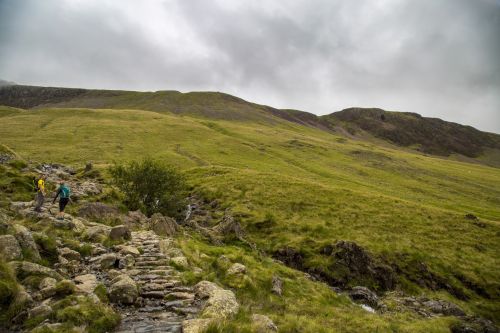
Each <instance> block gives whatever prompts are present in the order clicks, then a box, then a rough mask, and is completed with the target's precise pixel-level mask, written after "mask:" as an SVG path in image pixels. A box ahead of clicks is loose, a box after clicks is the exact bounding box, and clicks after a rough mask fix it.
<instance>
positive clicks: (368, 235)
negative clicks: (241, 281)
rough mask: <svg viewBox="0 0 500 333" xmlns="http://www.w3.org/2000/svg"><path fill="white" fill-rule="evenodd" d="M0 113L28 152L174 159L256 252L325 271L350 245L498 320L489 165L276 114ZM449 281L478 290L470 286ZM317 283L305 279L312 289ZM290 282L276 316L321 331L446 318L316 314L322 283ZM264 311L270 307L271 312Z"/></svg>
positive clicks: (4, 128) (77, 159) (53, 157)
mask: <svg viewBox="0 0 500 333" xmlns="http://www.w3.org/2000/svg"><path fill="white" fill-rule="evenodd" d="M0 117H1V121H0V138H1V139H0V143H2V144H5V145H6V146H8V147H9V148H11V149H12V150H14V151H15V152H17V153H18V154H19V155H20V156H21V157H22V158H24V159H26V160H36V161H40V162H60V163H65V164H70V165H73V166H76V167H82V166H83V165H84V164H85V163H87V162H92V163H93V164H94V165H95V166H97V167H98V168H102V167H105V166H108V165H111V163H112V162H113V161H117V162H125V161H130V160H136V159H137V160H139V159H142V158H143V157H144V156H152V157H155V158H159V159H162V160H164V161H166V162H168V163H171V164H174V165H176V166H178V167H179V168H181V170H183V171H184V172H185V174H186V177H187V179H188V181H189V183H190V184H191V185H192V186H193V187H194V188H195V190H196V191H198V192H199V193H202V194H203V195H204V196H205V197H207V198H213V199H219V200H220V201H221V202H222V204H223V206H227V207H231V209H232V210H233V212H234V214H235V215H236V216H237V218H238V219H239V220H240V221H241V223H242V224H243V226H244V227H245V230H247V232H248V237H249V238H250V240H251V241H253V242H255V243H256V244H257V245H258V247H259V248H260V249H262V250H264V251H266V252H268V253H272V252H273V251H274V250H276V249H278V248H281V247H283V246H285V245H288V246H293V247H295V248H296V249H298V250H300V251H302V252H303V253H304V255H305V258H306V263H307V265H308V266H309V267H314V266H315V265H317V266H323V265H324V264H325V263H326V264H327V263H328V260H329V259H328V258H324V257H323V256H322V255H321V254H320V253H319V249H321V248H322V247H323V246H324V245H326V244H332V243H335V242H336V241H338V240H350V241H354V242H356V243H358V244H359V245H361V246H363V247H364V248H366V249H367V250H369V251H370V252H372V253H373V254H375V255H377V256H382V257H384V258H386V259H387V260H389V261H391V262H397V263H400V264H402V265H403V266H405V265H406V266H408V267H411V265H412V263H416V262H424V263H425V264H426V265H428V267H429V269H430V270H431V271H432V272H434V273H435V274H437V275H439V276H443V277H445V278H446V279H447V280H448V282H450V283H451V284H453V285H456V286H457V288H462V289H464V290H465V293H466V296H468V297H469V299H468V300H467V301H465V302H461V301H460V300H458V299H456V298H453V297H452V296H450V295H449V294H447V293H444V295H445V296H443V297H450V299H452V300H453V301H454V302H457V303H460V305H462V306H463V307H464V308H465V309H466V310H467V311H472V312H475V313H478V314H480V315H483V316H486V317H488V318H491V319H495V320H498V317H496V316H495V314H497V313H498V312H499V311H500V302H499V298H500V295H499V293H500V292H499V290H500V282H499V281H500V268H499V267H500V265H498V258H499V257H500V245H499V244H500V243H499V236H500V222H499V221H500V169H497V168H492V167H487V166H483V165H479V164H472V163H462V162H458V161H453V160H450V159H443V158H435V157H429V156H423V155H419V154H413V153H411V152H407V151H403V150H397V149H392V148H390V147H383V146H379V145H375V144H374V143H370V142H366V141H352V140H349V139H345V138H343V137H338V136H335V135H332V134H329V133H326V132H322V131H319V130H316V129H312V128H307V127H303V126H299V125H294V124H291V123H287V122H285V121H282V120H280V119H278V118H275V119H273V121H272V122H271V121H270V122H261V121H259V120H254V121H252V120H248V119H246V121H244V122H243V121H225V120H210V121H208V120H207V119H202V118H195V117H189V116H176V115H173V114H169V113H155V112H147V111H136V110H94V109H42V110H32V111H16V112H13V111H11V110H8V112H4V113H0ZM0 181H1V179H0ZM466 213H472V214H475V215H476V216H478V217H479V218H480V220H481V222H482V223H483V224H484V227H481V226H478V224H477V223H474V222H473V221H471V220H468V219H465V218H464V215H465V214H466ZM259 265H260V264H259ZM256 266H257V264H256ZM276 269H277V268H276ZM273 270H274V268H273ZM406 273H407V274H409V275H411V274H413V273H412V272H411V270H409V269H408V270H407V272H406ZM458 277H465V280H466V281H469V282H472V283H473V284H474V285H476V286H479V287H481V288H482V289H484V290H486V292H487V293H488V294H489V295H490V297H489V298H485V297H482V296H481V295H478V294H477V293H476V292H474V291H472V290H470V289H468V287H467V286H466V285H465V284H464V283H463V282H461V281H459V279H458ZM186 278H189V279H190V280H195V279H196V277H193V276H187V275H186ZM410 278H411V276H410ZM307 283H308V282H307ZM318 285H319V286H320V284H313V283H311V287H310V288H324V287H319V286H318ZM401 287H402V288H403V289H405V290H406V291H407V292H413V293H421V292H423V293H427V294H428V295H434V294H433V293H434V292H431V291H429V290H426V289H422V288H419V287H418V286H416V285H415V284H414V283H412V282H408V281H401ZM296 289H297V294H296V295H295V298H294V300H293V302H292V305H290V307H293V309H294V310H293V311H295V312H293V311H292V313H295V314H294V315H292V314H288V312H286V313H282V314H281V315H280V316H282V317H280V318H282V319H280V323H281V325H282V326H284V327H286V328H287V329H289V331H290V332H293V331H294V330H296V331H297V330H298V329H299V328H300V329H302V330H305V331H313V328H314V329H320V330H319V331H318V332H320V331H321V329H324V328H321V327H323V326H322V323H323V320H334V322H333V323H331V325H334V326H332V327H336V328H338V329H339V330H341V331H346V332H348V331H355V328H356V327H362V328H365V329H366V330H365V331H370V329H372V328H373V327H377V326H370V327H366V326H359V325H364V324H363V323H365V322H370V323H372V324H373V323H375V324H374V325H379V326H380V331H381V332H383V331H389V330H393V331H408V332H409V331H412V330H413V331H425V330H426V329H427V330H428V331H433V330H434V327H437V328H436V329H435V330H434V331H436V332H439V331H445V330H444V327H445V326H446V325H448V324H450V319H447V318H444V319H439V318H438V319H433V320H426V321H422V320H417V319H412V318H410V317H409V315H406V314H402V315H399V316H396V318H393V317H387V316H385V315H384V316H373V315H369V314H365V313H363V311H362V310H358V309H357V308H352V307H351V306H349V305H347V304H342V303H339V305H338V306H337V308H335V311H334V312H326V313H322V312H321V311H320V312H318V309H319V308H323V307H327V308H328V306H330V303H328V302H331V300H329V298H328V300H325V299H324V298H321V297H322V296H319V295H322V293H323V292H324V291H325V290H326V289H320V290H321V292H319V291H317V294H318V296H317V297H313V298H310V299H309V296H308V295H306V294H303V293H302V291H301V289H300V288H298V287H296ZM436 292H438V293H443V291H436ZM242 297H244V298H246V297H248V298H251V295H242ZM332 297H333V296H332ZM290 300H291V298H290ZM335 302H337V301H335ZM266 303H267V300H266V299H259V300H257V301H256V304H266ZM309 310H311V311H310V312H311V313H308V311H309ZM273 311H275V310H273V309H269V310H268V313H270V314H273V313H279V310H276V311H275V312H273ZM329 311H330V310H329ZM330 316H331V317H333V318H334V319H331V318H330ZM366 316H370V317H369V320H367V318H368V317H366ZM323 317H324V318H327V319H321V318H323ZM277 318H278V317H277V316H275V317H273V319H277ZM277 320H278V319H277ZM281 320H283V321H282V322H281ZM294 325H295V326H296V327H299V328H295V326H294ZM370 325H371V324H370ZM412 325H414V326H412ZM415 325H416V326H415ZM417 326H418V328H417Z"/></svg>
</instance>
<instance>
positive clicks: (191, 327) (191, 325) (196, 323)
mask: <svg viewBox="0 0 500 333" xmlns="http://www.w3.org/2000/svg"><path fill="white" fill-rule="evenodd" d="M212 321H213V320H212V319H188V320H184V321H183V322H182V333H202V332H204V331H205V330H206V329H207V328H208V326H209V325H210V323H211V322H212Z"/></svg>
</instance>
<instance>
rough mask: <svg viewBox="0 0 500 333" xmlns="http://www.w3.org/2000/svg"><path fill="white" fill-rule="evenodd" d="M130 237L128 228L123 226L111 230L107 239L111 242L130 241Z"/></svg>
mask: <svg viewBox="0 0 500 333" xmlns="http://www.w3.org/2000/svg"><path fill="white" fill-rule="evenodd" d="M131 237H132V235H131V233H130V230H129V228H128V227H126V226H124V225H117V226H114V227H112V228H111V231H110V232H109V238H110V239H111V240H119V239H126V240H128V239H130V238H131Z"/></svg>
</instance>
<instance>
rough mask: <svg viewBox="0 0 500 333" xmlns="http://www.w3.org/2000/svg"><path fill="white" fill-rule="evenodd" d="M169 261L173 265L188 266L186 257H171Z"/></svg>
mask: <svg viewBox="0 0 500 333" xmlns="http://www.w3.org/2000/svg"><path fill="white" fill-rule="evenodd" d="M170 261H171V262H172V263H173V264H174V265H176V266H178V267H181V268H188V267H189V263H188V261H187V258H186V257H173V258H171V259H170Z"/></svg>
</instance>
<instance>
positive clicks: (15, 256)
mask: <svg viewBox="0 0 500 333" xmlns="http://www.w3.org/2000/svg"><path fill="white" fill-rule="evenodd" d="M0 254H1V255H2V257H3V258H5V260H6V261H11V260H20V259H22V258H23V254H22V251H21V246H19V242H18V241H17V239H16V238H15V237H14V236H12V235H2V236H0Z"/></svg>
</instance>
